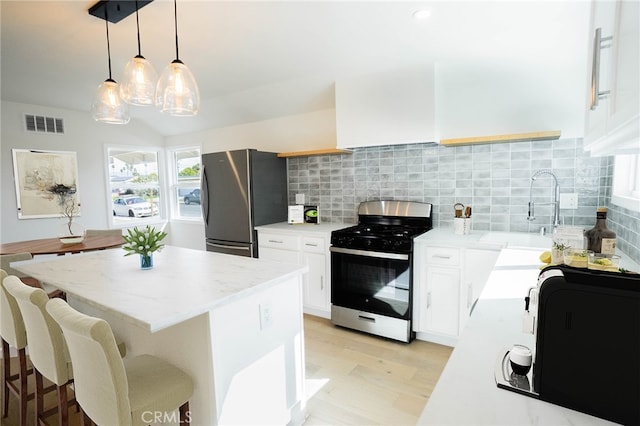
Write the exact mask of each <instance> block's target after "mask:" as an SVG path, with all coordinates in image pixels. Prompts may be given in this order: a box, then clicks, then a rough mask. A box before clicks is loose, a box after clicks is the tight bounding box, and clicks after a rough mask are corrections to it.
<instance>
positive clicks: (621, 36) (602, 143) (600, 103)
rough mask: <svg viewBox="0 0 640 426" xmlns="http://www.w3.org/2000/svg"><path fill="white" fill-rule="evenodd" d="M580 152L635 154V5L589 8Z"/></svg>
mask: <svg viewBox="0 0 640 426" xmlns="http://www.w3.org/2000/svg"><path fill="white" fill-rule="evenodd" d="M591 13H592V14H591V25H590V33H589V37H590V45H589V52H590V61H589V64H588V65H589V66H588V74H589V79H588V83H589V84H588V87H587V93H588V97H587V100H588V101H589V103H588V105H587V112H586V117H585V138H584V142H585V149H587V150H589V151H591V153H592V154H593V155H615V154H626V153H638V152H640V2H638V1H636V0H629V1H615V2H614V1H594V2H593V3H592V9H591Z"/></svg>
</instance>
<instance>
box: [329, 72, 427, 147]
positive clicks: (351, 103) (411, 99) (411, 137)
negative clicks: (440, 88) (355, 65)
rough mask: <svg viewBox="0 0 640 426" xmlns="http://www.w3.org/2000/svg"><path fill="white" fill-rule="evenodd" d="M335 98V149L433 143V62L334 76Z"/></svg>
mask: <svg viewBox="0 0 640 426" xmlns="http://www.w3.org/2000/svg"><path fill="white" fill-rule="evenodd" d="M335 98H336V100H335V102H336V133H337V145H338V148H354V147H363V146H377V145H391V144H406V143H418V142H435V141H436V136H435V134H436V131H435V110H434V102H435V100H434V69H433V66H431V67H421V68H416V69H407V70H405V69H403V70H395V71H390V72H384V73H376V74H368V75H364V76H359V77H357V78H351V79H345V80H339V81H336V83H335Z"/></svg>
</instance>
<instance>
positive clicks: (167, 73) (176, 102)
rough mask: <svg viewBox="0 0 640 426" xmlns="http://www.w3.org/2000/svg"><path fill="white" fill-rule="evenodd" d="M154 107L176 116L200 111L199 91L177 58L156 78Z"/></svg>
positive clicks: (193, 79)
mask: <svg viewBox="0 0 640 426" xmlns="http://www.w3.org/2000/svg"><path fill="white" fill-rule="evenodd" d="M156 108H158V109H159V110H160V111H161V112H164V113H167V114H170V115H178V116H193V115H196V114H198V111H200V91H199V90H198V85H197V84H196V80H195V78H193V74H191V71H189V68H187V66H186V65H185V64H184V63H183V62H182V61H181V60H179V59H176V60H174V61H173V62H171V63H170V64H169V65H167V67H166V68H165V69H164V71H163V72H162V75H161V76H160V79H159V80H158V85H157V86H156Z"/></svg>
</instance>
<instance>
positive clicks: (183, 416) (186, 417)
mask: <svg viewBox="0 0 640 426" xmlns="http://www.w3.org/2000/svg"><path fill="white" fill-rule="evenodd" d="M190 423H191V414H190V413H189V401H187V402H185V403H184V404H182V405H181V406H180V426H185V425H188V424H190Z"/></svg>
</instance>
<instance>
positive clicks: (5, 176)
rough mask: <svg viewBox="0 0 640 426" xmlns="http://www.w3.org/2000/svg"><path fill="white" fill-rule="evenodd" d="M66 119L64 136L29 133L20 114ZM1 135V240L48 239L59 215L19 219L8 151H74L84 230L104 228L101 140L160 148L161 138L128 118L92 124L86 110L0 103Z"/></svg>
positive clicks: (105, 219) (58, 220) (104, 182)
mask: <svg viewBox="0 0 640 426" xmlns="http://www.w3.org/2000/svg"><path fill="white" fill-rule="evenodd" d="M26 113H28V114H37V115H44V116H48V117H56V118H62V119H64V126H65V133H64V134H63V135H55V134H53V135H52V134H41V133H31V132H27V131H25V130H24V114H26ZM1 117H2V118H1V122H2V131H1V133H0V135H1V138H0V173H1V189H2V193H1V196H0V198H1V200H2V207H1V208H0V223H1V227H0V241H2V242H3V243H7V242H13V241H24V240H30V239H37V238H52V237H55V236H56V234H57V228H58V224H59V223H61V221H62V219H58V218H46V219H22V220H19V219H18V214H17V203H16V191H15V184H14V181H13V158H12V152H11V150H12V149H14V148H18V149H36V150H47V151H74V152H76V153H77V158H78V175H79V176H78V183H79V193H80V203H81V205H82V211H81V216H80V217H79V218H78V219H77V220H78V222H79V223H81V224H82V225H83V226H84V227H85V228H107V227H108V224H109V219H110V216H109V214H108V213H109V211H110V209H108V208H107V198H106V196H105V188H106V187H107V182H106V175H105V158H104V156H105V153H104V146H105V144H117V145H138V146H139V145H151V146H163V145H164V141H163V137H162V136H161V135H159V134H157V133H155V132H154V131H153V130H151V129H149V128H148V127H147V126H145V125H144V124H141V123H139V122H135V121H134V120H132V121H131V122H130V123H129V124H127V125H124V126H116V125H108V124H101V123H96V122H95V121H93V119H92V118H91V116H90V115H89V113H88V112H80V111H71V110H65V109H59V108H49V107H43V106H36V105H28V104H20V103H13V102H6V101H2V114H1Z"/></svg>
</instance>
